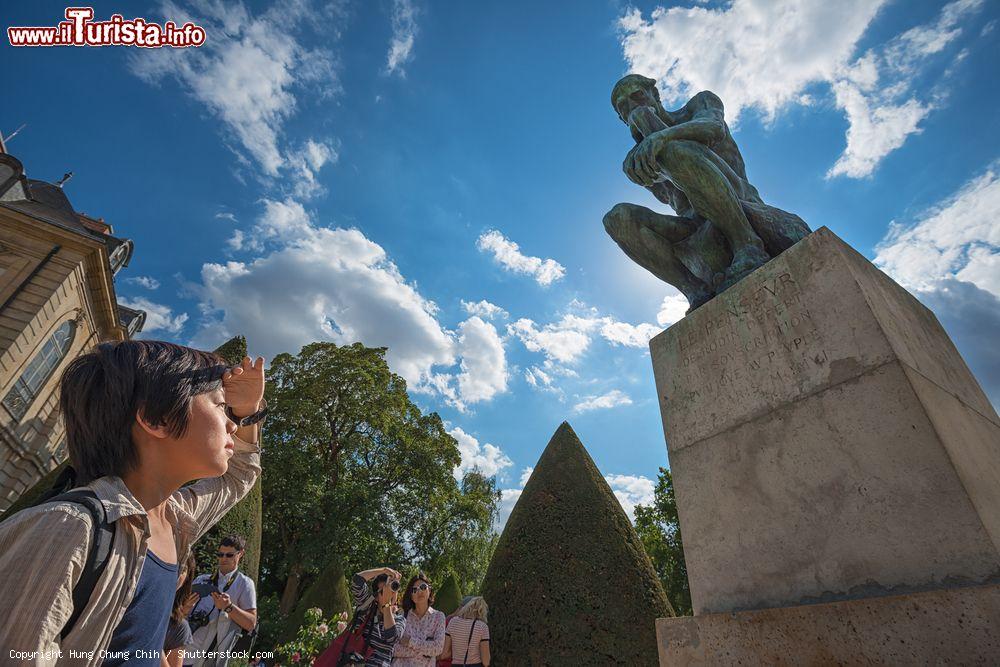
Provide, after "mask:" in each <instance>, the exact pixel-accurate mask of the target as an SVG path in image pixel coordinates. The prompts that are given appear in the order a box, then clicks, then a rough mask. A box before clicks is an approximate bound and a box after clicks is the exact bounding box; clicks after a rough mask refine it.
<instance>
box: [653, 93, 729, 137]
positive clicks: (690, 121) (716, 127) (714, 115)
mask: <svg viewBox="0 0 1000 667" xmlns="http://www.w3.org/2000/svg"><path fill="white" fill-rule="evenodd" d="M670 115H671V116H673V117H674V118H678V119H683V120H681V122H679V123H677V124H675V125H672V126H670V127H668V128H666V129H664V130H660V131H659V132H657V133H656V134H657V135H660V140H661V141H662V142H663V143H666V142H667V141H672V140H677V139H687V140H689V141H697V142H700V143H703V144H710V143H713V142H715V141H717V140H719V139H721V138H722V137H723V136H724V135H725V132H726V126H725V121H724V108H723V106H722V100H720V99H719V97H718V95H716V94H715V93H712V92H709V91H707V90H703V91H702V92H700V93H698V94H697V95H695V96H694V97H692V98H691V100H690V101H689V102H688V103H687V104H685V105H684V108H683V109H680V110H678V111H674V112H672V113H671V114H670Z"/></svg>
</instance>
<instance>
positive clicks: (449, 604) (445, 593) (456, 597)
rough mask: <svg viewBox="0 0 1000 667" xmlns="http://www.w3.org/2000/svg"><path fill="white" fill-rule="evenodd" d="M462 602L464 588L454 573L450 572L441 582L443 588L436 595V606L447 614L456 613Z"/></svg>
mask: <svg viewBox="0 0 1000 667" xmlns="http://www.w3.org/2000/svg"><path fill="white" fill-rule="evenodd" d="M461 602H462V589H461V587H460V586H459V584H458V579H456V578H455V575H454V574H449V575H448V577H447V578H446V579H445V580H444V583H443V584H441V589H440V590H439V591H438V592H437V593H435V595H434V608H435V609H437V610H438V611H443V612H444V613H445V615H448V614H454V613H455V610H456V609H458V606H459V604H461Z"/></svg>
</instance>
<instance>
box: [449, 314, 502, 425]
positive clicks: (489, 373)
mask: <svg viewBox="0 0 1000 667" xmlns="http://www.w3.org/2000/svg"><path fill="white" fill-rule="evenodd" d="M458 354H459V356H460V357H461V359H462V361H461V364H460V365H461V371H460V372H459V374H458V378H457V382H458V396H459V400H460V402H461V403H462V405H465V404H469V403H478V402H480V401H488V400H490V399H491V398H493V397H494V396H495V395H496V394H499V393H503V392H505V391H507V358H506V354H505V353H504V349H503V343H502V342H501V341H500V336H498V335H497V330H496V329H495V328H494V327H493V325H492V324H489V323H487V322H484V321H483V320H481V319H480V318H478V317H475V316H474V317H470V318H469V319H467V320H466V321H464V322H462V323H461V324H460V325H459V327H458Z"/></svg>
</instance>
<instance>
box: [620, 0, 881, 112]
mask: <svg viewBox="0 0 1000 667" xmlns="http://www.w3.org/2000/svg"><path fill="white" fill-rule="evenodd" d="M884 2H885V0H844V1H843V2H826V1H825V0H798V1H795V2H792V1H790V0H785V1H770V0H768V1H765V2H761V1H759V0H756V1H755V0H734V1H733V2H731V3H727V4H724V5H722V6H721V7H718V8H707V7H671V8H669V9H664V8H662V7H661V8H657V9H656V10H654V11H653V13H652V15H651V17H650V19H649V20H648V21H647V20H644V19H643V17H642V14H641V12H640V11H639V10H638V9H632V10H630V11H629V12H627V13H626V14H625V15H624V16H623V17H622V18H621V21H620V26H621V28H622V30H623V36H622V49H623V51H624V55H625V59H626V60H627V61H628V63H629V68H630V70H631V71H633V72H639V73H642V74H645V75H646V76H649V77H652V78H655V79H657V80H658V81H659V84H660V88H661V91H662V92H663V93H664V98H665V100H667V101H677V100H680V99H681V98H685V99H686V98H688V97H691V96H692V95H694V94H695V93H697V92H698V91H701V90H712V91H713V92H715V93H716V94H717V95H719V97H721V98H722V100H723V101H724V102H725V104H726V112H727V116H728V117H729V118H730V119H732V120H733V121H734V122H735V121H736V120H737V119H738V118H739V116H740V114H741V113H742V112H743V110H744V109H746V108H748V107H756V108H758V109H760V110H761V111H762V112H763V113H764V114H765V115H766V116H767V117H768V118H769V119H773V118H774V117H775V116H776V114H777V113H778V111H780V110H781V108H782V107H784V106H786V105H788V104H791V103H801V102H802V101H803V100H802V96H803V94H804V93H805V90H806V88H807V87H808V86H810V85H812V84H814V83H818V82H827V81H831V80H833V79H834V77H836V75H837V73H838V71H839V70H840V69H841V67H843V65H844V64H846V63H847V62H848V59H849V58H850V57H851V55H852V54H853V53H854V50H855V46H856V44H857V42H858V40H859V39H860V38H861V36H862V35H863V34H864V32H865V29H866V28H867V27H868V25H869V23H871V21H872V19H873V18H874V17H875V15H876V13H877V12H878V10H879V8H880V7H881V6H882V5H883V4H884Z"/></svg>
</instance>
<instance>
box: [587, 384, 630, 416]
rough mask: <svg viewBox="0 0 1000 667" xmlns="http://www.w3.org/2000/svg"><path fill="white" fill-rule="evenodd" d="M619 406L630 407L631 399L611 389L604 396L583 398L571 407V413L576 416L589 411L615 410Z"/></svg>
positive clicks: (619, 391) (617, 390)
mask: <svg viewBox="0 0 1000 667" xmlns="http://www.w3.org/2000/svg"><path fill="white" fill-rule="evenodd" d="M620 405H632V399H631V398H629V396H628V395H627V394H626V393H625V392H623V391H621V390H619V389H612V390H611V391H609V392H608V393H606V394H601V395H600V396H585V397H583V398H582V400H580V401H579V402H578V403H577V404H576V405H574V406H573V412H576V413H577V414H579V413H582V412H590V411H591V410H607V409H609V408H616V407H618V406H620Z"/></svg>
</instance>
